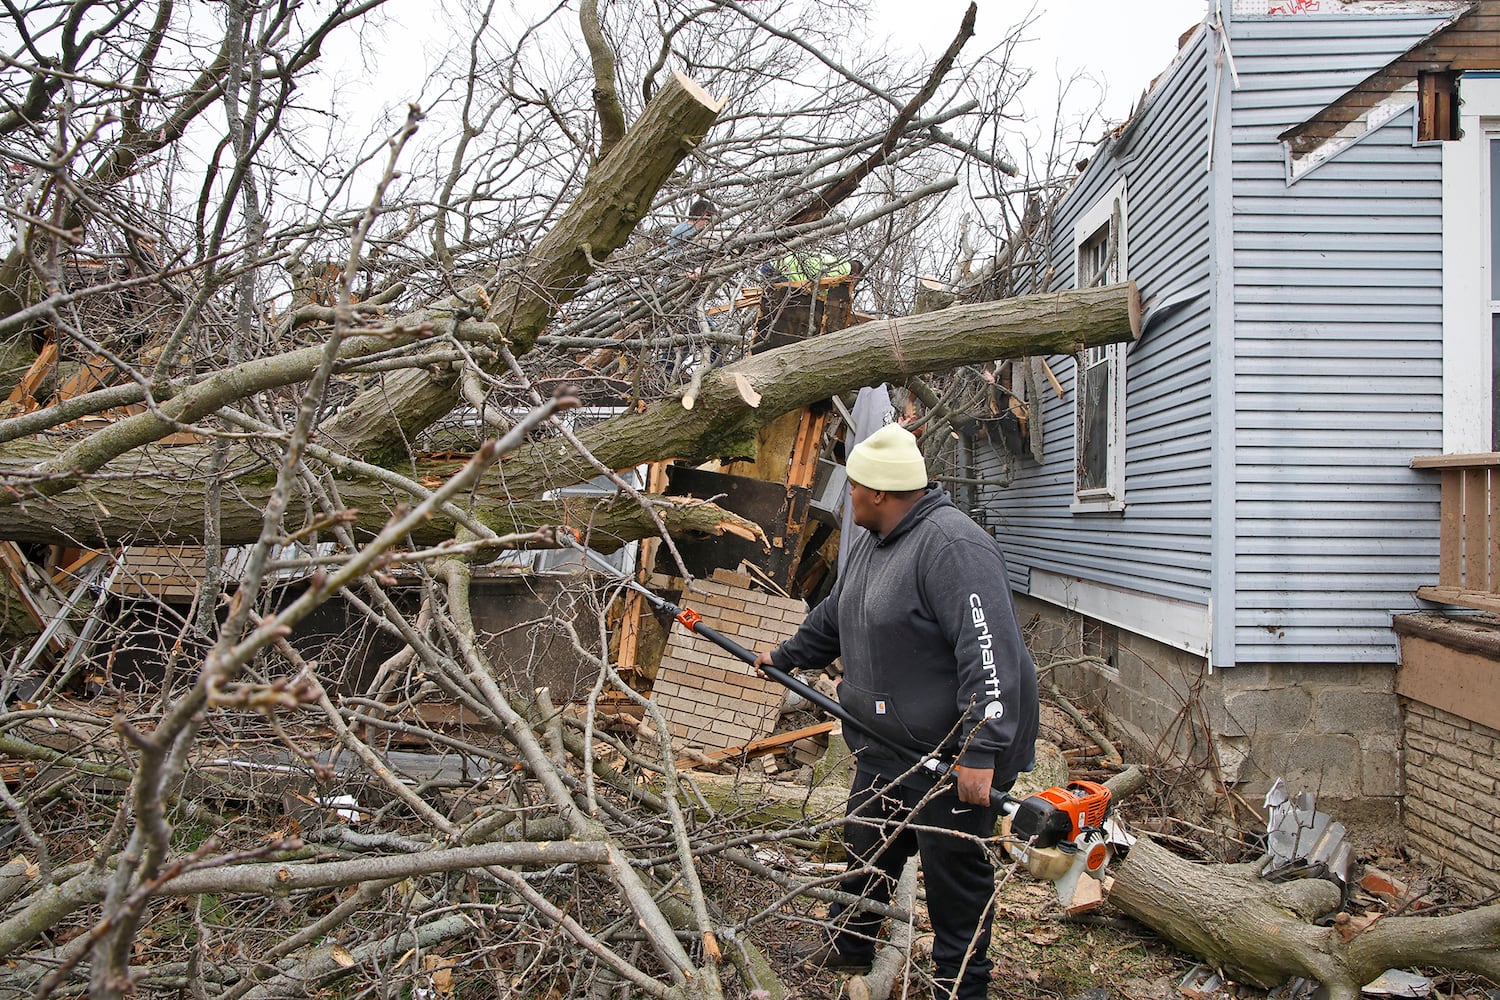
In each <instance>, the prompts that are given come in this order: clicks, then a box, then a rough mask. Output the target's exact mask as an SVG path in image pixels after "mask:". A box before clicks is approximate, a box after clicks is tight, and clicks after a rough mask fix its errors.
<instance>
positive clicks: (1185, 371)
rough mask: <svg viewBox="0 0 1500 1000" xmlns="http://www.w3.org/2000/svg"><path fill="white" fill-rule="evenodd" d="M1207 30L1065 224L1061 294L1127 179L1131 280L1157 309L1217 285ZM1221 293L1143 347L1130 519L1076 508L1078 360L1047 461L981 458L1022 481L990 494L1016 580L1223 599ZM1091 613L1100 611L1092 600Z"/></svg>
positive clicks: (1047, 439)
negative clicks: (1213, 498)
mask: <svg viewBox="0 0 1500 1000" xmlns="http://www.w3.org/2000/svg"><path fill="white" fill-rule="evenodd" d="M1211 76H1212V72H1211V69H1210V67H1209V58H1208V47H1207V44H1206V41H1205V37H1204V33H1203V32H1201V31H1200V32H1199V33H1198V35H1197V36H1196V37H1195V38H1194V39H1193V40H1192V41H1190V42H1189V44H1188V47H1187V49H1186V50H1185V51H1184V52H1183V53H1182V54H1181V56H1180V58H1179V60H1178V62H1177V63H1176V65H1175V66H1174V67H1173V69H1172V70H1171V71H1170V73H1169V75H1168V76H1167V78H1166V79H1165V80H1164V81H1163V82H1162V83H1161V85H1160V86H1159V89H1158V90H1157V91H1156V92H1155V93H1154V94H1153V95H1152V96H1151V98H1150V99H1149V100H1148V103H1147V105H1146V107H1145V109H1144V110H1143V111H1142V112H1141V113H1140V115H1139V118H1138V120H1137V121H1135V122H1133V123H1132V126H1131V128H1130V129H1129V130H1128V131H1127V132H1126V134H1125V135H1124V137H1123V141H1115V142H1112V144H1111V145H1110V147H1109V148H1108V149H1106V150H1101V151H1100V152H1098V153H1096V155H1095V156H1094V162H1093V164H1092V165H1091V166H1090V167H1089V168H1088V169H1087V170H1086V171H1085V172H1084V173H1083V175H1082V176H1081V177H1080V178H1079V180H1078V182H1077V186H1076V187H1075V189H1074V190H1073V191H1072V192H1071V193H1070V194H1069V196H1068V197H1067V198H1066V199H1065V201H1064V202H1063V204H1062V205H1061V207H1060V210H1059V213H1058V215H1057V217H1056V219H1055V220H1054V223H1053V232H1054V234H1055V236H1054V243H1053V249H1052V259H1051V264H1052V267H1053V268H1054V279H1053V286H1052V287H1054V288H1071V287H1073V283H1074V276H1073V271H1074V260H1073V245H1072V231H1073V224H1074V222H1075V221H1076V220H1077V219H1078V218H1079V217H1080V216H1081V215H1082V214H1083V213H1085V212H1087V211H1088V210H1089V209H1090V208H1091V207H1092V206H1093V205H1095V204H1096V203H1097V202H1098V201H1099V200H1100V199H1101V198H1103V197H1105V195H1106V194H1107V193H1108V192H1109V191H1110V189H1111V188H1112V187H1113V185H1115V184H1116V183H1117V182H1118V180H1119V179H1120V178H1121V177H1124V178H1125V181H1126V202H1127V219H1126V243H1127V249H1128V261H1127V265H1128V273H1127V275H1126V276H1127V277H1129V278H1132V279H1134V280H1135V281H1136V282H1137V283H1138V285H1139V286H1140V290H1141V295H1142V298H1143V299H1144V300H1145V301H1146V302H1147V304H1148V306H1149V305H1150V303H1151V301H1152V300H1153V297H1155V298H1156V299H1157V300H1158V301H1161V300H1166V299H1171V298H1176V297H1177V296H1179V295H1188V296H1191V295H1194V294H1196V293H1205V292H1207V290H1208V285H1209V248H1208V241H1209V229H1210V224H1211V220H1210V218H1209V208H1208V204H1209V201H1208V195H1209V192H1208V175H1207V174H1206V172H1205V169H1204V166H1205V164H1204V154H1205V149H1206V138H1207V135H1208V129H1209V121H1208V90H1207V88H1208V86H1209V83H1208V81H1209V79H1210V78H1211ZM1210 298H1211V297H1210V296H1209V295H1207V294H1201V295H1199V297H1198V298H1197V299H1196V300H1195V301H1193V302H1192V303H1191V304H1190V305H1188V306H1187V307H1185V308H1184V309H1182V310H1181V311H1179V312H1177V313H1176V314H1174V315H1172V316H1170V317H1169V318H1168V319H1166V320H1165V321H1164V322H1162V323H1161V324H1159V325H1157V326H1155V327H1153V328H1152V330H1151V331H1150V333H1149V335H1148V336H1146V337H1145V338H1143V339H1142V340H1141V341H1140V342H1139V343H1138V344H1136V345H1135V346H1134V347H1133V348H1131V349H1130V351H1129V353H1128V355H1127V360H1126V389H1125V401H1126V402H1125V405H1126V413H1125V441H1126V452H1125V501H1126V507H1125V510H1124V511H1121V512H1118V513H1077V514H1075V513H1072V512H1071V511H1070V506H1071V504H1072V501H1073V486H1074V483H1073V460H1074V451H1073V400H1074V363H1073V358H1072V357H1071V356H1057V357H1052V358H1049V359H1048V361H1049V363H1050V365H1051V367H1052V370H1053V372H1054V374H1056V376H1057V378H1058V380H1059V382H1060V383H1061V384H1062V387H1063V390H1064V393H1065V398H1064V399H1063V400H1061V401H1059V400H1057V399H1056V397H1055V396H1054V395H1053V394H1052V393H1051V392H1050V391H1048V392H1046V394H1045V400H1044V405H1043V444H1044V458H1045V461H1044V462H1042V463H1041V464H1040V465H1039V464H1037V463H1036V462H1034V461H1032V459H1031V457H1030V456H1029V455H1026V456H1024V457H1014V456H1012V457H1008V458H1002V457H997V456H996V454H995V453H994V452H992V451H990V450H988V449H979V450H978V457H979V458H980V459H981V465H980V472H981V475H992V476H1004V477H1007V478H1009V480H1010V486H1009V487H1008V488H1005V489H1003V490H987V491H986V492H985V494H984V496H983V500H984V501H985V502H986V503H987V504H988V510H987V511H986V519H987V522H988V523H989V524H990V525H992V526H993V527H994V528H995V531H996V536H997V538H998V539H999V540H1000V543H1001V545H1002V547H1003V548H1004V549H1005V552H1006V558H1007V560H1008V562H1009V565H1010V568H1011V573H1012V577H1013V581H1012V582H1013V583H1014V585H1015V586H1016V587H1017V589H1019V590H1021V591H1023V592H1028V591H1029V589H1030V587H1029V580H1030V573H1031V571H1032V570H1037V569H1039V570H1047V571H1050V572H1053V573H1059V574H1064V575H1067V576H1073V577H1081V578H1083V579H1086V580H1089V581H1092V582H1097V583H1102V584H1107V585H1111V586H1115V587H1124V588H1128V589H1130V590H1134V591H1138V592H1142V593H1145V594H1148V595H1153V596H1158V597H1166V598H1174V599H1177V600H1183V601H1188V602H1192V603H1195V604H1201V605H1203V606H1204V609H1205V615H1206V614H1207V605H1208V595H1209V562H1210V551H1209V550H1210V536H1209V495H1210V449H1211V440H1210V425H1209V420H1210V414H1211V396H1210V393H1211V386H1210V382H1209V378H1208V366H1209V360H1210V344H1209V323H1210V320H1209V309H1210ZM1078 610H1080V611H1082V612H1084V613H1086V614H1087V613H1090V610H1091V609H1090V608H1088V607H1085V606H1083V605H1082V604H1080V606H1079V607H1078Z"/></svg>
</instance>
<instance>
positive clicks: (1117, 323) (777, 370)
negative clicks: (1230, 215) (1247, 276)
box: [0, 147, 1138, 545]
mask: <svg viewBox="0 0 1500 1000" xmlns="http://www.w3.org/2000/svg"><path fill="white" fill-rule="evenodd" d="M622 148H623V147H622ZM618 151H619V150H618V149H617V150H616V152H618ZM1137 315H1138V305H1137V295H1136V290H1135V286H1134V285H1133V284H1130V283H1125V284H1119V285H1110V286H1106V287H1103V288H1086V289H1078V290H1070V291H1065V292H1054V293H1049V294H1046V295H1032V296H1026V297H1022V298H1016V299H1006V300H1004V301H1001V302H986V303H980V304H977V305H969V306H955V307H953V308H951V309H945V310H941V311H939V312H934V313H926V314H923V315H921V316H909V317H905V318H901V319H890V320H877V321H875V322H871V323H864V324H861V325H859V326H854V327H850V328H848V329H846V330H841V331H839V332H837V333H832V334H828V335H825V336H822V337H817V338H813V339H810V340H804V341H802V342H800V343H797V344H792V345H789V346H786V347H783V348H781V349H779V350H775V351H769V352H767V353H765V354H757V355H753V356H751V357H748V358H745V359H743V360H741V361H739V362H736V363H735V364H732V365H729V366H726V367H725V368H722V369H718V370H716V371H715V372H713V373H711V374H710V376H709V377H707V378H705V379H704V380H703V382H702V384H701V386H700V388H699V393H698V396H697V399H696V401H695V405H694V407H693V409H691V410H687V409H684V407H683V404H682V400H681V398H680V397H679V398H674V399H668V400H663V401H661V402H658V403H655V404H653V405H651V406H648V407H646V408H645V409H644V410H643V411H640V412H629V413H626V414H624V415H622V416H619V417H615V418H613V419H610V420H606V421H604V422H602V423H599V424H596V425H594V426H592V427H590V428H587V429H585V430H582V431H580V432H578V437H579V439H580V441H581V442H582V444H583V445H584V446H585V447H586V448H587V449H588V450H589V451H590V452H592V453H593V455H594V456H595V457H596V458H597V459H598V461H600V462H602V463H604V464H605V465H606V466H608V467H610V468H613V469H626V468H630V467H632V466H635V465H638V464H640V463H642V462H648V461H654V460H659V459H665V458H677V459H681V460H684V461H686V462H689V463H699V462H703V461H707V460H709V459H713V458H746V457H751V456H752V455H753V453H754V448H755V434H756V431H757V430H759V428H760V427H762V426H763V425H765V424H767V423H769V422H770V421H772V420H774V419H775V418H776V417H778V416H780V415H781V414H783V413H786V412H789V411H791V410H794V409H797V408H798V407H802V406H806V405H808V404H810V403H813V402H816V401H818V400H821V399H827V398H829V397H830V396H834V395H837V394H839V393H843V392H847V391H850V390H853V389H857V388H859V387H861V386H866V385H877V384H879V383H880V382H884V381H898V380H904V379H906V378H908V377H910V376H912V375H915V374H919V373H923V372H931V371H945V370H948V369H951V368H954V367H956V366H958V365H965V364H977V363H980V362H984V361H988V360H993V359H994V358H1001V357H1018V356H1022V355H1031V354H1066V353H1071V352H1074V351H1077V350H1080V349H1082V348H1084V347H1089V346H1097V345H1100V344H1111V343H1121V342H1125V341H1128V340H1130V339H1131V338H1132V337H1133V336H1134V335H1135V333H1134V331H1135V329H1136V320H1135V318H1134V317H1135V316H1137ZM747 389H748V390H749V392H748V393H747V392H746V391H745V390H747ZM757 395H758V397H759V398H758V400H755V397H756V396H757ZM747 396H748V398H747ZM752 400H755V401H754V402H752ZM131 419H134V418H131ZM46 447H47V446H46V444H45V443H43V442H37V441H15V442H11V443H10V444H8V445H6V446H5V448H4V451H3V452H0V469H3V468H4V467H5V466H6V465H9V466H10V469H9V471H10V472H11V473H19V472H20V469H21V468H25V467H35V466H37V465H45V464H48V463H49V462H51V461H54V460H50V459H48V458H46ZM6 458H8V459H9V461H6ZM208 462H209V451H208V449H207V448H204V447H199V446H187V447H179V448H163V449H158V450H153V451H151V452H133V453H131V454H130V455H128V456H126V457H125V458H122V459H119V460H117V461H115V462H112V463H111V464H110V465H109V466H108V467H106V468H105V469H103V470H101V475H100V476H99V477H98V478H96V479H93V480H90V481H89V482H88V485H87V488H86V489H77V490H69V491H66V492H62V493H59V494H58V495H55V496H50V497H46V498H44V499H43V498H37V499H34V500H31V501H29V502H26V503H21V504H17V505H16V506H14V507H12V508H11V509H10V510H9V511H7V512H6V519H5V520H6V523H5V526H4V527H3V528H0V537H5V538H10V539H14V540H17V541H31V542H61V543H64V544H88V545H101V544H109V543H114V542H117V541H125V540H130V539H133V538H138V537H139V538H148V539H160V540H167V541H179V542H189V541H194V540H198V539H200V538H201V536H202V531H203V525H202V520H203V515H202V510H203V502H204V496H203V490H204V484H203V482H202V473H201V471H200V470H202V469H203V468H206V467H207V466H208ZM451 464H452V463H451V462H450V463H447V465H438V464H437V463H434V464H433V465H432V466H430V467H429V468H427V469H425V470H424V469H423V468H421V467H418V468H417V469H416V477H415V478H418V479H421V478H424V477H425V476H427V475H432V476H441V475H444V474H446V472H448V471H451ZM18 466H19V467H20V468H18ZM596 475H598V469H597V468H596V467H595V466H594V465H593V464H592V463H591V462H590V461H588V460H587V459H586V458H585V457H584V456H582V455H580V454H578V453H577V452H575V451H574V450H573V449H572V448H571V447H568V446H567V445H565V444H561V443H560V442H557V441H546V442H542V443H539V444H534V445H531V446H529V447H527V448H525V449H522V450H521V451H520V452H518V453H516V454H515V455H513V456H510V457H508V458H506V459H505V460H504V461H503V462H501V463H499V465H497V466H496V468H494V469H492V470H491V471H490V472H489V473H487V474H486V476H485V478H484V480H483V482H482V484H481V485H480V487H479V488H478V489H477V490H476V491H475V494H474V496H473V502H472V513H473V516H474V517H475V518H476V519H477V520H479V521H481V522H483V523H485V524H486V525H488V526H489V527H490V528H491V529H492V530H494V531H495V532H496V533H498V534H508V533H511V532H514V531H518V530H519V531H526V530H530V529H531V528H534V527H536V526H538V525H541V524H557V523H567V524H571V525H574V526H577V527H584V526H587V525H590V524H594V525H597V526H598V528H599V530H600V532H601V534H602V535H604V536H605V537H606V538H614V539H619V540H629V539H632V538H640V537H645V536H647V535H650V534H653V533H654V531H655V529H654V527H653V526H652V524H651V522H650V519H649V518H648V517H646V516H645V515H644V514H643V513H641V512H639V510H638V509H635V508H633V507H631V506H630V505H627V504H621V503H618V502H614V503H605V504H599V505H597V506H594V503H595V502H586V501H583V500H581V499H577V498H570V499H569V500H568V501H567V505H566V506H564V505H561V504H558V503H553V502H540V501H534V500H531V499H530V498H536V497H540V496H541V495H542V494H543V493H544V491H546V490H548V489H557V488H560V487H564V486H571V485H574V484H576V483H581V482H585V481H587V480H589V479H591V478H592V477H594V476H596ZM272 486H273V483H272V481H271V478H270V476H269V475H268V474H260V475H258V476H256V475H244V476H241V477H239V478H238V479H236V481H235V484H234V490H233V496H228V495H226V496H225V498H224V501H223V506H222V513H221V538H222V540H223V542H224V543H225V544H240V543H245V542H250V541H253V540H254V539H255V538H256V537H257V535H258V533H259V531H260V523H261V516H262V512H263V511H264V508H265V504H266V502H267V500H268V498H269V496H270V491H271V488H272ZM340 495H341V498H342V499H343V501H344V503H345V506H346V507H347V508H349V509H351V510H356V511H358V516H357V520H356V526H357V527H358V528H359V529H360V531H361V533H362V534H370V533H372V532H375V531H378V530H379V529H380V528H381V526H383V525H384V524H385V522H386V521H387V520H388V518H389V516H390V513H391V511H392V510H394V509H395V507H396V505H397V504H398V503H410V502H411V501H412V497H411V495H410V494H407V493H401V492H399V491H397V490H395V489H394V488H392V487H390V486H387V485H384V484H381V483H377V482H374V481H372V480H370V479H367V478H360V477H357V476H355V477H353V478H349V479H348V480H346V481H343V482H341V483H340ZM663 513H664V516H669V517H670V518H674V519H676V524H677V526H679V527H681V528H682V529H684V530H699V531H714V530H717V529H716V527H715V526H716V525H718V524H721V523H722V524H726V525H727V524H731V523H738V524H739V526H740V527H745V525H744V524H743V522H738V520H737V519H735V518H733V517H732V516H730V515H727V514H725V513H724V512H723V511H721V510H719V509H718V508H707V509H703V508H700V509H698V510H696V511H694V510H692V509H690V508H669V509H667V510H666V511H664V512H663ZM143 529H145V531H147V532H149V534H146V533H144V532H143ZM452 531H453V523H452V521H450V520H447V519H445V518H442V517H441V516H439V517H435V518H434V519H433V520H432V521H431V522H429V525H428V526H427V528H425V529H424V530H422V531H421V532H419V533H418V534H417V536H415V537H416V540H417V541H418V542H419V543H435V542H437V541H440V540H441V539H443V538H450V537H452Z"/></svg>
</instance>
